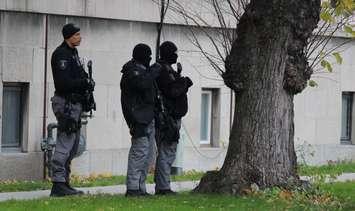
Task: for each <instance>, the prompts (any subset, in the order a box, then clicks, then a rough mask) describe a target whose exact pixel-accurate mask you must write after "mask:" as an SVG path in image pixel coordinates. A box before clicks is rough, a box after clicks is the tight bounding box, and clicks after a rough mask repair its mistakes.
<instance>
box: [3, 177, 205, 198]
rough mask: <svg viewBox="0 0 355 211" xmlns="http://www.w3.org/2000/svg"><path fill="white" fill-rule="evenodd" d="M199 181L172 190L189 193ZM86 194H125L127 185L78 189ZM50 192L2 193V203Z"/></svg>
mask: <svg viewBox="0 0 355 211" xmlns="http://www.w3.org/2000/svg"><path fill="white" fill-rule="evenodd" d="M198 182H199V181H186V182H172V183H171V189H172V190H174V191H188V190H192V189H193V188H194V187H196V186H197V185H198ZM78 189H79V190H82V191H84V192H85V194H92V195H94V194H124V193H125V192H126V186H125V185H114V186H102V187H88V188H78ZM147 192H148V193H152V194H154V184H147ZM49 193H50V190H39V191H25V192H9V193H0V202H1V201H7V200H11V199H16V200H24V199H38V198H43V197H48V196H49Z"/></svg>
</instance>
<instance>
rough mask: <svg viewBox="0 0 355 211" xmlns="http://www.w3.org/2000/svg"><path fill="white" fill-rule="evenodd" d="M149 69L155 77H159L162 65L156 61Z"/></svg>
mask: <svg viewBox="0 0 355 211" xmlns="http://www.w3.org/2000/svg"><path fill="white" fill-rule="evenodd" d="M149 69H150V74H151V75H152V76H153V78H157V77H158V76H159V75H160V71H161V65H160V64H159V63H154V64H153V65H152V66H150V68H149Z"/></svg>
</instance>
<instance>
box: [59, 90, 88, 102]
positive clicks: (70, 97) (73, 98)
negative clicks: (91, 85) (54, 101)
mask: <svg viewBox="0 0 355 211" xmlns="http://www.w3.org/2000/svg"><path fill="white" fill-rule="evenodd" d="M56 95H58V96H59V97H63V98H64V99H65V100H66V101H68V102H70V103H73V104H76V103H81V104H82V103H83V101H84V100H85V97H84V96H83V95H81V94H77V93H70V94H58V93H56Z"/></svg>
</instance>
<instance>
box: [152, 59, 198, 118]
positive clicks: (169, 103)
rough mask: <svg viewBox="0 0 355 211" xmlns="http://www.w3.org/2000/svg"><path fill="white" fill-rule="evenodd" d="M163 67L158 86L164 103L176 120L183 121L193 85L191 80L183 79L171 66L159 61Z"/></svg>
mask: <svg viewBox="0 0 355 211" xmlns="http://www.w3.org/2000/svg"><path fill="white" fill-rule="evenodd" d="M158 63H159V64H160V65H161V67H162V68H161V71H160V75H159V77H158V78H157V85H158V88H159V90H160V91H161V94H162V95H163V103H164V106H165V108H166V110H167V111H168V112H169V114H170V115H171V116H172V117H174V118H175V119H181V117H183V116H185V115H186V113H187V110H188V102H187V91H188V89H189V87H190V86H191V85H192V84H191V80H190V79H188V78H187V77H182V76H181V75H180V74H179V73H177V72H176V71H175V70H174V69H173V68H172V67H171V65H169V64H168V63H166V62H164V61H158Z"/></svg>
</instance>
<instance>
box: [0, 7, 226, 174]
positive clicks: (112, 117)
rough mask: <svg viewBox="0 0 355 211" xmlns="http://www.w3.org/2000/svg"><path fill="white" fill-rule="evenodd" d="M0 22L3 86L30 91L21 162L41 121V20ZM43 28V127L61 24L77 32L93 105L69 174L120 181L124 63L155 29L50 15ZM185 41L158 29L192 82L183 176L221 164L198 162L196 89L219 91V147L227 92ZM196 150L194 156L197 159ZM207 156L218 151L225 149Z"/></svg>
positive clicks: (173, 31)
mask: <svg viewBox="0 0 355 211" xmlns="http://www.w3.org/2000/svg"><path fill="white" fill-rule="evenodd" d="M0 15H1V16H0V17H1V19H0V26H1V27H0V49H1V51H0V52H1V54H0V59H1V60H0V61H1V66H0V67H1V69H0V70H1V73H2V74H1V76H2V81H3V82H9V81H11V82H27V83H29V84H30V87H29V92H30V93H29V113H28V117H29V123H28V131H29V132H28V136H27V137H26V146H25V149H24V150H23V151H24V152H23V153H19V154H18V156H20V157H21V156H22V157H23V156H26V155H28V153H26V152H29V153H32V152H40V141H41V139H42V118H43V87H44V84H43V81H44V78H43V75H44V31H45V30H44V20H45V16H44V15H42V14H33V13H17V12H0ZM48 21H49V22H48V23H49V24H48V25H49V28H48V48H49V49H48V61H47V62H48V66H47V68H48V84H47V87H48V92H47V93H48V96H47V97H46V102H47V114H48V118H47V123H50V122H55V118H54V115H53V113H52V111H51V103H50V97H51V96H52V95H53V92H54V84H53V80H52V75H51V68H50V55H51V54H52V52H53V51H54V49H55V48H56V47H57V46H58V45H59V44H60V43H61V42H62V41H63V40H62V35H61V28H62V26H63V25H64V24H65V23H67V22H74V23H76V24H78V25H79V26H80V27H81V34H82V37H83V40H82V44H81V46H80V47H78V50H79V55H80V56H81V57H83V58H85V59H86V61H87V60H88V59H92V60H93V62H94V63H93V68H94V77H95V80H96V87H95V98H96V101H97V111H96V112H94V116H95V117H94V118H93V119H91V120H90V121H89V124H88V125H87V126H86V135H87V149H88V151H87V152H85V153H84V155H83V156H82V157H80V158H78V159H77V161H74V172H76V173H77V174H84V175H88V174H91V173H96V174H98V173H113V174H125V171H126V163H127V152H128V149H129V147H130V136H129V132H128V128H127V126H126V123H125V121H124V119H123V116H122V111H121V104H120V87H119V83H120V79H121V73H120V71H121V67H122V66H123V65H124V64H125V62H127V61H128V60H129V59H131V54H132V49H133V47H134V45H136V44H137V43H140V42H144V43H147V44H149V45H150V46H152V48H153V54H154V46H155V40H156V25H155V24H153V23H146V22H135V21H124V20H112V19H97V18H83V17H66V16H55V15H50V16H49V18H48ZM186 34H188V30H187V29H186V28H185V27H183V26H177V25H175V26H173V25H170V26H168V25H167V26H166V28H164V31H163V34H162V40H163V41H164V40H171V41H174V42H175V43H176V44H177V46H178V48H179V56H180V57H179V61H180V62H181V63H182V64H183V68H184V70H183V74H184V75H186V76H189V77H190V78H191V79H192V80H193V81H194V86H193V88H192V89H191V91H190V93H189V105H190V107H189V113H188V114H187V116H186V117H185V118H184V119H183V124H184V127H185V128H186V131H187V133H188V134H189V137H190V138H189V139H188V140H186V141H184V147H185V148H186V149H187V151H186V153H184V158H183V160H184V166H183V167H184V168H185V169H186V170H188V169H195V168H196V169H197V168H199V169H200V168H202V169H205V170H207V169H209V168H210V167H211V168H212V167H213V168H215V167H216V166H218V163H220V162H221V159H222V160H223V156H224V154H223V153H222V156H219V157H218V158H215V160H213V161H209V163H206V165H202V163H203V162H202V161H199V160H203V159H205V158H204V157H203V155H204V153H203V152H204V151H206V150H207V151H206V152H205V153H206V156H207V157H208V155H210V154H211V153H210V151H209V150H208V149H206V148H200V145H199V136H200V132H199V130H200V106H201V105H200V104H201V101H200V98H201V89H202V87H204V88H219V89H220V93H221V96H220V99H221V112H220V118H221V121H220V122H221V125H220V128H221V132H220V140H221V142H222V141H223V142H224V145H225V143H226V142H227V141H228V135H229V131H228V130H224V128H229V94H230V92H229V90H228V89H227V88H226V87H225V86H224V85H223V82H222V81H221V80H220V79H218V78H219V76H218V75H217V74H216V73H215V72H214V71H213V70H211V68H210V66H209V65H208V64H207V62H206V61H205V60H204V59H203V58H201V56H200V55H199V54H197V53H196V49H195V48H194V47H193V45H191V43H190V41H189V40H188V39H187V37H186ZM206 76H207V77H209V78H213V80H210V79H206ZM215 79H217V80H215ZM0 104H1V102H0ZM221 145H223V144H221ZM193 146H194V147H193ZM189 149H190V150H189ZM192 149H195V150H192ZM196 149H198V150H199V151H198V152H197V151H196ZM214 150H215V151H221V150H222V151H225V149H224V148H221V149H220V148H217V149H214ZM212 151H213V150H212ZM3 153H5V152H3ZM5 154H7V153H5ZM199 154H200V155H199ZM212 154H213V153H212ZM12 157H16V155H15V154H12ZM190 158H194V159H195V161H194V162H192V163H190ZM17 162H21V159H14V160H13V162H7V165H8V166H9V167H11V165H16V163H17ZM24 162H25V161H24ZM41 162H42V158H40V159H39V160H37V163H41ZM201 162H202V163H201ZM0 163H3V164H4V159H2V158H1V157H0ZM195 164H196V165H195ZM8 169H11V168H8ZM16 171H17V170H16ZM2 173H3V171H2ZM12 174H13V172H12V173H11V171H10V172H8V173H7V174H4V175H3V174H0V178H6V177H7V176H8V175H12ZM40 175H41V173H40V174H36V175H32V176H31V178H39V177H40Z"/></svg>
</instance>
